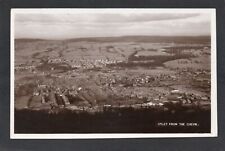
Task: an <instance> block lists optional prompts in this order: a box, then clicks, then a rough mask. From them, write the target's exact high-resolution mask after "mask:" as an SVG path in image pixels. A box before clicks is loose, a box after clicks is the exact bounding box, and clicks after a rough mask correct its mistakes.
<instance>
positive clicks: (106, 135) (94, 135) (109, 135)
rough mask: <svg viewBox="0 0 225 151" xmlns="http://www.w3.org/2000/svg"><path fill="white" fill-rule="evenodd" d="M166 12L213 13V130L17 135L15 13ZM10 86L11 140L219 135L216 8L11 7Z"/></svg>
mask: <svg viewBox="0 0 225 151" xmlns="http://www.w3.org/2000/svg"><path fill="white" fill-rule="evenodd" d="M115 10H116V12H127V11H129V12H137V11H139V12H149V11H150V12H152V13H157V12H159V11H160V12H163V13H174V12H175V11H176V12H182V13H194V12H196V13H199V12H204V13H210V14H211V132H210V133H154V134H153V133H128V134H127V133H126V134H125V133H104V134H102V133H90V134H71V133H70V134H15V131H14V15H15V14H16V13H65V12H67V13H68V12H69V13H78V12H79V13H82V12H87V11H88V12H98V13H104V12H110V11H115ZM10 34H11V48H10V49H11V50H10V51H11V53H10V54H11V56H10V60H11V67H10V68H11V69H10V70H11V75H10V80H11V87H10V96H11V97H10V138H11V139H99V138H169V137H217V135H218V134H217V133H218V130H217V74H216V73H217V71H216V68H217V66H216V9H215V8H210V9H208V8H194V9H193V8H192V9H188V8H179V9H171V8H166V9H164V8H162V9H152V8H151V9H142V8H132V9H121V8H115V9H111V8H110V9H108V8H106V9H78V8H73V9H72V8H67V9H66V8H63V9H55V8H48V9H42V8H35V9H17V8H16V9H11V33H10Z"/></svg>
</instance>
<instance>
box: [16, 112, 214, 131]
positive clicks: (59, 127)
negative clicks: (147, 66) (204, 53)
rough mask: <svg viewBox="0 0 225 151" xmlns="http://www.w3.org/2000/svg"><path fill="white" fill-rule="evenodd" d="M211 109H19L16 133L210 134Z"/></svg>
mask: <svg viewBox="0 0 225 151" xmlns="http://www.w3.org/2000/svg"><path fill="white" fill-rule="evenodd" d="M159 122H184V123H187V122H191V123H193V122H196V123H198V126H157V123H159ZM207 132H210V110H198V111H195V112H184V111H176V112H175V113H174V112H169V111H159V110H157V109H145V108H142V109H134V108H120V109H117V110H105V111H104V112H95V113H89V112H85V111H81V112H75V111H71V110H66V109H63V110H61V111H60V112H58V113H57V114H50V113H49V112H48V111H43V110H42V111H32V110H16V111H15V133H207Z"/></svg>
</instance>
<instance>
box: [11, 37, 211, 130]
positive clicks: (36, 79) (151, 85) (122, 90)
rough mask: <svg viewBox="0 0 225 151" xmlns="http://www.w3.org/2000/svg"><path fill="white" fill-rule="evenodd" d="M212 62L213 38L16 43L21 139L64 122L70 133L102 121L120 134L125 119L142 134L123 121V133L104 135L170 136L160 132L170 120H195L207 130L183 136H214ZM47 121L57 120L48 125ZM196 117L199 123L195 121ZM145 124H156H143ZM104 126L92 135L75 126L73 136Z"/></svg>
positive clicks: (27, 41) (16, 80)
mask: <svg viewBox="0 0 225 151" xmlns="http://www.w3.org/2000/svg"><path fill="white" fill-rule="evenodd" d="M210 57H211V46H210V37H151V36H124V37H105V38H103V37H102V38H80V39H68V40H43V39H16V40H15V62H14V63H15V110H16V113H15V118H16V119H15V120H16V124H15V127H16V131H17V130H18V131H17V132H27V133H32V132H38V133H41V132H45V133H48V132H51V131H50V127H49V126H50V125H49V122H46V121H48V120H50V121H51V120H52V122H55V123H56V125H57V123H59V122H60V120H57V116H58V117H59V119H61V118H62V117H63V116H68V117H65V121H66V123H68V124H67V125H65V127H68V125H69V121H70V119H71V118H72V117H77V116H79V118H77V120H76V119H75V120H74V119H73V120H71V122H72V121H73V122H81V123H80V126H81V125H82V124H84V125H86V124H87V123H89V122H91V121H88V119H90V120H94V119H95V118H96V120H97V119H98V120H97V121H98V122H97V123H98V124H99V125H102V124H104V123H107V122H108V123H110V124H111V125H113V126H115V127H116V125H117V124H116V123H117V122H118V121H117V120H118V118H121V117H119V116H118V115H117V113H119V112H123V115H124V116H125V118H122V119H123V120H124V122H125V123H126V122H128V123H129V122H134V123H135V122H138V123H139V124H138V126H137V127H133V128H131V129H129V128H128V127H129V124H125V123H123V122H121V121H120V122H119V124H118V125H117V126H118V127H119V128H118V129H115V130H113V129H112V130H111V131H110V129H105V131H104V129H102V130H103V131H104V132H165V131H166V129H161V128H159V127H157V126H156V125H155V124H156V123H157V122H158V120H165V119H163V118H162V117H165V114H166V115H168V116H166V117H167V118H168V119H169V120H171V121H174V119H176V118H178V119H180V121H182V122H191V121H190V119H192V120H193V122H196V123H198V124H200V126H199V127H198V128H193V129H188V128H187V129H185V128H181V129H180V132H192V131H194V132H206V131H210V114H209V113H210V108H211V107H210V106H211V105H210V104H211V98H210V91H211V69H210V65H211V63H210ZM127 109H129V112H125V111H127ZM180 109H182V110H184V111H182V112H181V111H180ZM64 111H65V112H66V114H65V113H64ZM155 111H159V112H155ZM114 112H116V114H114ZM44 114H47V115H48V118H49V119H43V121H42V122H41V119H42V118H41V117H43V116H45V115H44ZM135 114H137V115H135ZM151 114H155V115H157V118H153V117H152V116H151ZM103 115H104V116H103ZM193 115H195V116H196V118H195V119H194V118H190V117H192V116H193ZM140 116H146V117H149V118H150V119H149V120H147V121H145V120H144V119H143V118H141V119H140V120H138V118H140ZM22 117H26V118H24V119H25V120H26V121H23V120H22V119H23V118H22ZM34 117H36V118H37V119H38V118H40V122H41V124H39V126H40V127H44V128H43V129H39V128H38V127H36V130H35V129H30V126H32V124H31V123H35V122H34V121H33V119H35V118H34ZM84 117H87V119H85V118H84ZM182 117H183V120H182ZM131 118H134V119H133V120H132V121H130V120H131ZM201 118H202V119H205V120H203V121H202V120H201ZM79 119H82V120H79ZM157 119H158V120H157ZM61 120H64V118H63V119H61ZM82 121H83V123H82ZM109 121H110V122H109ZM204 121H205V122H204ZM146 122H147V123H146ZM29 123H30V124H31V125H29ZM91 123H93V122H91ZM97 123H96V124H97ZM149 124H150V125H149ZM35 125H36V124H35ZM99 125H98V126H96V127H95V128H93V129H92V128H88V127H86V129H87V131H85V129H80V128H81V127H82V126H81V127H79V126H78V125H74V127H73V126H71V127H70V128H71V129H69V130H68V132H101V131H97V127H101V126H99ZM148 126H149V127H148ZM22 127H27V131H26V129H23V128H22ZM56 127H57V126H56ZM59 127H61V126H59ZM121 127H123V128H121ZM75 128H76V129H79V130H76V129H75ZM102 128H104V126H102ZM126 129H127V130H126ZM128 129H129V130H128ZM61 130H62V131H61V132H64V130H63V129H61ZM173 131H174V130H170V132H173ZM56 132H57V133H60V129H56Z"/></svg>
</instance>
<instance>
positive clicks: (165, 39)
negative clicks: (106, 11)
mask: <svg viewBox="0 0 225 151" xmlns="http://www.w3.org/2000/svg"><path fill="white" fill-rule="evenodd" d="M42 40H44V39H16V42H34V41H42ZM210 40H211V38H210V36H120V37H87V38H74V39H67V40H59V41H66V42H79V41H88V42H153V43H172V42H174V43H210Z"/></svg>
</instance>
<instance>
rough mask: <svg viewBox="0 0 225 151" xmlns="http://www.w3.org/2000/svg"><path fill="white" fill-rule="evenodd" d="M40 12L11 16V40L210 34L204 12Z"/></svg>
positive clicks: (206, 15) (207, 18) (207, 19)
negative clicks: (12, 18) (12, 25)
mask: <svg viewBox="0 0 225 151" xmlns="http://www.w3.org/2000/svg"><path fill="white" fill-rule="evenodd" d="M40 12H41V13H38V12H35V13H32V12H29V13H25V12H20V13H15V14H14V37H15V38H40V39H70V38H80V37H112V36H129V35H144V36H199V35H210V14H209V13H205V12H193V13H191V12H188V13H185V12H184V13H182V12H180V11H179V12H176V11H174V12H169V13H168V12H160V11H159V12H154V13H153V12H151V11H149V12H148V11H144V12H141V11H140V12H139V11H130V12H129V11H128V12H126V11H106V12H104V13H103V12H100V11H96V12H93V11H92V12H89V11H81V12H79V11H78V12H71V11H70V12H67V11H64V12H63V13H62V12H60V13H57V12H55V13H52V12H51V13H48V12H45V11H40Z"/></svg>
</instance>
